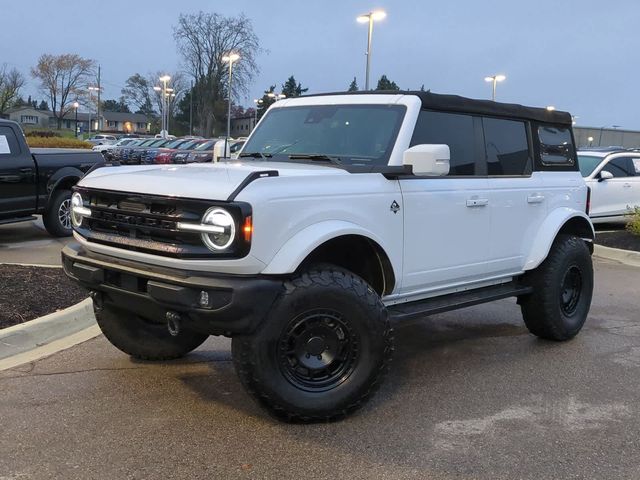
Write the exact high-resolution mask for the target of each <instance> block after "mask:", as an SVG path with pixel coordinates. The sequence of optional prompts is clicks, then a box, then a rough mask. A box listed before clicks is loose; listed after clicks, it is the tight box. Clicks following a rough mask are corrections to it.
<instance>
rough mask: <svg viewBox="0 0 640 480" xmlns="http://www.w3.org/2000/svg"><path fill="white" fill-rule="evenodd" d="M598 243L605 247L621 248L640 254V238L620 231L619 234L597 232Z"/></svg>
mask: <svg viewBox="0 0 640 480" xmlns="http://www.w3.org/2000/svg"><path fill="white" fill-rule="evenodd" d="M596 243H597V244H599V245H604V246H605V247H612V248H621V249H623V250H633V251H635V252H640V237H639V236H637V235H633V234H632V233H629V232H627V231H626V230H620V231H617V232H596Z"/></svg>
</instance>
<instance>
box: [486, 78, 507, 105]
mask: <svg viewBox="0 0 640 480" xmlns="http://www.w3.org/2000/svg"><path fill="white" fill-rule="evenodd" d="M506 78H507V77H506V76H505V75H501V74H498V75H489V76H487V77H484V81H485V82H491V83H492V84H493V89H492V92H493V93H492V95H491V100H493V101H494V102H495V101H496V84H497V83H498V82H504V81H505V80H506Z"/></svg>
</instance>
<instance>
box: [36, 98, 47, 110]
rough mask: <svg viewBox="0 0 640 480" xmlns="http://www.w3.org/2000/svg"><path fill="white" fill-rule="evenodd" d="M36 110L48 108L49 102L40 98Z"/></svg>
mask: <svg viewBox="0 0 640 480" xmlns="http://www.w3.org/2000/svg"><path fill="white" fill-rule="evenodd" d="M38 110H49V104H48V103H47V101H46V100H42V101H41V102H40V104H39V105H38Z"/></svg>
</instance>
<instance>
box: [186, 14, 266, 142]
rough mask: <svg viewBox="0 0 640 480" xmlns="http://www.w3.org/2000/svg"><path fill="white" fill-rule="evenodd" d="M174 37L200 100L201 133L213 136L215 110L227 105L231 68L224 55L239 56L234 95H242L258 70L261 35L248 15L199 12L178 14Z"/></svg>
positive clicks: (234, 78)
mask: <svg viewBox="0 0 640 480" xmlns="http://www.w3.org/2000/svg"><path fill="white" fill-rule="evenodd" d="M174 38H175V40H176V43H177V44H178V50H179V52H180V53H181V55H182V58H183V63H184V67H185V70H186V72H187V73H188V75H190V76H191V77H193V80H194V83H195V92H192V93H195V100H196V101H197V106H196V112H197V115H198V117H199V118H198V119H197V120H199V122H198V123H199V124H200V129H201V133H202V134H204V135H211V134H212V133H213V127H214V122H215V121H216V113H219V110H220V106H221V105H224V102H223V101H224V99H225V96H226V93H227V80H228V73H229V69H228V64H227V63H225V62H224V61H223V60H222V58H223V57H224V56H225V55H228V54H229V53H231V52H233V53H237V54H239V55H240V60H239V61H237V62H236V63H234V66H233V67H234V70H233V94H234V97H235V98H239V97H240V96H241V94H246V93H247V92H248V87H249V85H250V82H251V81H252V80H253V78H254V76H255V75H256V74H257V73H258V72H259V68H258V66H257V64H256V56H257V54H258V53H259V52H260V51H261V49H260V43H259V41H258V37H257V35H256V34H255V33H254V31H253V25H252V23H251V20H249V18H247V17H246V16H245V15H239V16H237V17H224V16H222V15H218V14H216V13H204V12H199V13H196V14H188V15H187V14H181V15H180V16H179V17H178V25H177V26H176V27H175V28H174ZM222 111H223V112H224V109H223V110H222ZM225 114H226V113H222V115H225ZM219 115H220V113H219Z"/></svg>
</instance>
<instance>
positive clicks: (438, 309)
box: [387, 282, 533, 321]
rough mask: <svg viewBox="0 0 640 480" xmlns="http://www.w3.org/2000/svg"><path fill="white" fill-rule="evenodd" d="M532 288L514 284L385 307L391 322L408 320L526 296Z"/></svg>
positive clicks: (504, 284)
mask: <svg viewBox="0 0 640 480" xmlns="http://www.w3.org/2000/svg"><path fill="white" fill-rule="evenodd" d="M532 291H533V288H532V287H527V286H523V285H518V284H516V283H514V282H511V283H503V284H501V285H492V286H490V287H483V288H476V289H474V290H466V291H464V292H457V293H450V294H449V295H443V296H441V297H433V298H427V299H424V300H418V301H415V302H408V303H400V304H396V305H390V306H389V307H387V309H388V311H389V315H390V317H391V319H392V320H394V321H395V320H409V319H411V318H415V317H422V316H426V315H433V314H436V313H442V312H448V311H449V310H457V309H459V308H465V307H471V306H473V305H478V304H480V303H486V302H492V301H494V300H500V299H502V298H508V297H517V296H519V295H527V294H529V293H531V292H532Z"/></svg>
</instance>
